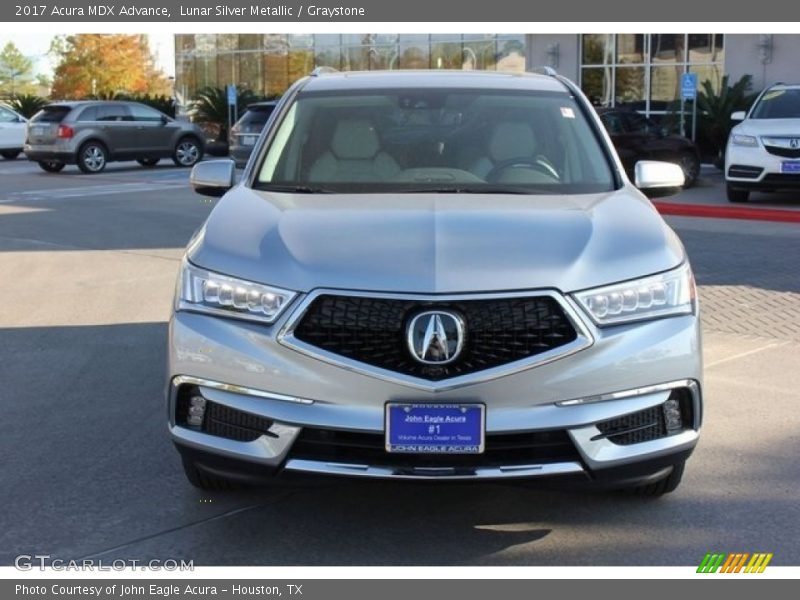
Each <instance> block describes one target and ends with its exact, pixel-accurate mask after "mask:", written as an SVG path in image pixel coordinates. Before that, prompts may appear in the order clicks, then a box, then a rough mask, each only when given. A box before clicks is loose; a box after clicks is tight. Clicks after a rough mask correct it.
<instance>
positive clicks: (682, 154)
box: [597, 108, 700, 188]
mask: <svg viewBox="0 0 800 600" xmlns="http://www.w3.org/2000/svg"><path fill="white" fill-rule="evenodd" d="M597 112H598V114H599V115H600V120H601V121H602V122H603V125H605V127H606V129H607V130H608V133H609V135H611V141H613V142H614V146H615V147H616V149H617V153H618V154H619V158H620V160H622V164H623V165H624V167H625V170H626V171H627V172H628V176H629V177H630V178H631V179H633V171H634V167H635V165H636V163H637V162H638V161H640V160H661V161H666V162H671V163H675V164H677V165H678V166H680V168H681V169H682V170H683V176H684V179H685V180H686V183H685V184H684V187H687V188H688V187H691V186H692V185H694V182H695V181H697V176H698V175H699V174H700V152H699V151H698V149H697V146H695V144H694V142H692V140H690V139H688V138H685V137H682V136H680V135H672V134H666V133H664V130H663V128H662V127H660V126H659V125H657V124H656V123H654V122H653V121H651V120H650V119H648V118H647V117H645V116H643V115H641V114H639V113H638V112H636V111H633V110H622V109H618V108H610V109H598V111H597Z"/></svg>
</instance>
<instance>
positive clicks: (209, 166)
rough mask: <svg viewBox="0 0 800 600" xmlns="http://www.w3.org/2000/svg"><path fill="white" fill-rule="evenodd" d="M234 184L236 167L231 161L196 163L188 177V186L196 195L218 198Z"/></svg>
mask: <svg viewBox="0 0 800 600" xmlns="http://www.w3.org/2000/svg"><path fill="white" fill-rule="evenodd" d="M235 182H236V165H234V163H233V161H232V160H228V159H222V160H209V161H206V162H201V163H197V164H196V165H195V166H194V168H193V169H192V174H191V175H189V184H190V185H191V186H192V189H193V190H194V191H195V192H197V193H198V194H202V195H204V196H212V197H214V198H219V197H220V196H223V195H224V194H225V192H227V191H228V190H229V189H231V188H232V187H233V184H234V183H235Z"/></svg>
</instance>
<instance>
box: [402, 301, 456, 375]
mask: <svg viewBox="0 0 800 600" xmlns="http://www.w3.org/2000/svg"><path fill="white" fill-rule="evenodd" d="M463 346H464V321H463V320H462V318H461V317H460V316H458V315H457V314H455V313H452V312H449V311H444V310H430V311H426V312H423V313H420V314H418V315H416V316H415V317H414V318H413V319H411V321H410V322H409V324H408V349H409V351H410V352H411V356H413V357H414V358H415V359H417V360H418V361H419V362H421V363H424V364H426V365H446V364H447V363H451V362H453V361H454V360H455V359H457V358H458V355H459V354H460V353H461V349H462V348H463Z"/></svg>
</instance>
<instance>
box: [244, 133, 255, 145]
mask: <svg viewBox="0 0 800 600" xmlns="http://www.w3.org/2000/svg"><path fill="white" fill-rule="evenodd" d="M255 143H256V136H254V135H245V136H242V146H255Z"/></svg>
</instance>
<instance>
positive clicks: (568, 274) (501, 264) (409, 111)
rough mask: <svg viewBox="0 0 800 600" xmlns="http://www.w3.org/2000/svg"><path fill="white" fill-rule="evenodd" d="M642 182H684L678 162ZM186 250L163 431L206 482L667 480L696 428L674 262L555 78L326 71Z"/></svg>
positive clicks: (687, 306) (207, 189)
mask: <svg viewBox="0 0 800 600" xmlns="http://www.w3.org/2000/svg"><path fill="white" fill-rule="evenodd" d="M635 175H636V184H637V186H638V187H639V188H641V189H643V190H647V191H648V192H649V193H650V194H653V195H665V194H668V193H673V192H675V191H677V190H678V189H679V188H680V186H681V185H682V184H683V173H682V171H681V169H680V168H679V167H677V166H675V165H672V164H668V163H659V162H647V161H645V162H640V163H639V164H638V165H637V166H636V169H635ZM191 180H192V184H193V186H194V188H195V189H196V190H197V191H198V192H200V193H203V194H207V195H212V196H220V195H223V194H224V197H223V198H222V199H221V200H220V201H219V203H218V204H217V206H216V207H215V208H214V210H213V212H212V213H211V215H210V216H209V218H208V220H207V221H206V223H205V224H204V226H203V227H202V228H201V229H200V230H199V231H198V233H197V234H196V235H195V236H194V238H193V239H192V240H191V242H190V244H189V246H188V249H187V251H186V256H185V259H184V261H183V264H182V268H181V273H180V278H179V282H178V286H177V293H176V298H175V312H174V315H173V317H172V319H171V322H170V334H169V352H168V361H169V362H168V376H169V379H168V405H169V430H170V432H171V436H172V439H173V440H174V442H175V444H176V446H177V448H178V450H179V451H180V453H181V456H182V458H183V465H184V468H185V471H186V475H187V477H188V479H189V480H190V481H191V482H192V483H193V484H194V485H196V486H199V487H201V488H216V489H220V488H225V487H228V486H229V485H232V484H234V483H239V482H263V481H266V480H269V479H271V478H272V477H273V476H274V475H276V474H279V473H282V472H304V473H317V474H328V475H342V476H350V477H376V478H387V479H408V480H436V481H451V480H483V479H498V480H515V479H531V480H539V479H550V480H556V481H558V482H564V483H574V482H579V483H588V484H592V485H595V486H602V487H624V488H631V489H635V490H637V491H639V492H642V493H645V494H651V495H660V494H663V493H665V492H669V491H672V490H673V489H675V487H676V486H677V485H678V483H679V482H680V479H681V475H682V473H683V468H684V462H685V460H686V459H687V457H688V456H689V455H690V453H691V452H692V450H693V448H694V446H695V444H696V442H697V439H698V432H699V428H700V422H701V416H702V403H701V389H702V383H701V381H702V365H701V347H700V331H699V324H698V323H699V322H698V307H697V301H696V296H695V286H694V280H693V277H692V272H691V269H690V267H689V262H688V259H687V257H686V253H685V251H684V249H683V247H682V245H681V243H680V241H679V240H678V238H677V237H676V235H675V234H674V233H673V231H672V230H671V229H670V228H669V227H668V226H667V225H666V224H665V223H664V221H663V220H662V219H661V217H660V216H659V215H658V213H657V212H656V211H655V210H654V208H653V206H652V204H651V203H650V202H649V201H648V200H647V198H646V197H645V196H643V195H642V193H641V192H640V191H639V190H638V189H637V188H636V187H634V185H633V184H632V183H631V182H630V181H629V180H628V178H627V177H626V175H625V170H624V169H623V167H622V165H621V163H620V161H619V159H618V157H617V155H616V153H615V152H614V149H613V146H612V145H611V142H610V140H609V138H608V136H607V135H606V133H605V131H604V129H603V127H602V125H601V123H600V121H599V119H598V117H597V115H596V114H595V112H594V110H593V109H592V108H591V106H590V105H589V103H588V102H587V100H586V98H585V97H584V96H583V94H582V93H581V92H580V90H578V89H577V87H576V86H575V85H574V84H572V83H571V82H570V81H568V80H566V79H564V78H561V77H559V76H557V75H555V74H554V73H550V74H548V75H534V74H526V75H507V74H500V73H465V72H440V71H436V72H413V73H408V72H391V73H384V72H370V73H347V74H319V75H316V76H311V77H309V78H306V79H303V80H301V81H300V82H298V83H297V84H295V85H294V86H293V87H292V88H291V90H290V91H289V92H288V93H287V94H286V95H285V96H284V98H283V99H282V100H281V102H280V104H279V105H278V107H277V109H276V114H275V117H274V118H273V119H272V121H271V125H270V127H269V129H268V130H267V132H266V133H265V134H264V135H263V136H262V137H261V138H260V140H259V142H258V144H257V145H256V148H255V150H254V153H253V156H252V158H251V159H250V162H249V163H248V167H247V169H246V170H245V173H244V175H243V177H242V180H241V181H240V182H239V183H238V184H237V185H234V166H233V163H232V162H231V161H213V162H207V163H203V164H200V165H197V167H195V169H194V172H193V174H192V178H191Z"/></svg>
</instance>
